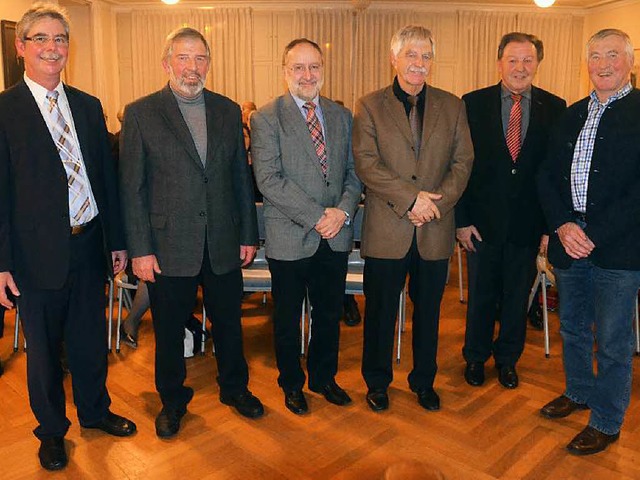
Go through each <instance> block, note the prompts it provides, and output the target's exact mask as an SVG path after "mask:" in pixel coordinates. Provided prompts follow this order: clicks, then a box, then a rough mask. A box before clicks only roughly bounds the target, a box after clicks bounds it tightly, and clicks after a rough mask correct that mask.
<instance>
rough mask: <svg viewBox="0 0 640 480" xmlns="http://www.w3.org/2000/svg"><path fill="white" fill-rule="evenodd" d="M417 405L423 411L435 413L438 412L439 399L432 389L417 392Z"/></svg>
mask: <svg viewBox="0 0 640 480" xmlns="http://www.w3.org/2000/svg"><path fill="white" fill-rule="evenodd" d="M416 395H418V403H419V404H420V406H421V407H422V408H424V409H425V410H429V411H431V412H435V411H436V410H440V397H439V396H438V394H437V393H436V391H435V390H434V389H433V388H427V389H426V390H418V391H417V392H416Z"/></svg>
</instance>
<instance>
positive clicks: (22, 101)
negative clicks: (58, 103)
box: [0, 81, 125, 289]
mask: <svg viewBox="0 0 640 480" xmlns="http://www.w3.org/2000/svg"><path fill="white" fill-rule="evenodd" d="M64 88H65V92H66V95H67V98H68V100H69V106H70V108H71V112H72V114H73V121H74V124H75V127H76V131H77V134H78V139H79V142H80V148H81V150H82V157H83V159H84V163H85V166H86V168H87V174H88V176H89V181H90V183H91V189H92V191H93V195H94V197H95V199H96V202H97V204H98V211H99V218H100V223H101V226H102V230H103V237H104V240H105V252H110V251H114V250H124V248H125V246H124V236H123V233H122V228H121V225H120V219H119V211H120V207H119V201H118V193H117V182H116V176H115V171H114V168H113V161H112V159H111V153H110V152H109V143H108V141H107V129H106V126H105V123H104V116H103V112H102V106H101V105H100V101H99V100H98V99H97V98H95V97H92V96H90V95H87V94H86V93H83V92H81V91H80V90H77V89H75V88H73V87H69V86H66V85H65V87H64ZM70 235H71V230H70V228H69V200H68V187H67V175H66V173H65V170H64V166H63V165H62V161H61V160H60V156H59V155H58V151H57V149H56V146H55V144H54V142H53V139H52V138H51V134H50V133H49V130H48V128H47V125H46V123H45V120H44V119H43V118H42V114H41V113H40V110H39V108H38V105H37V104H36V102H35V100H34V98H33V95H32V94H31V91H30V90H29V88H28V87H27V85H26V83H24V81H20V82H19V83H17V84H16V85H15V86H14V87H12V88H10V89H8V90H6V91H5V92H3V93H2V94H0V271H11V272H13V274H14V277H15V278H16V281H17V282H18V288H20V286H21V285H24V286H29V287H31V288H43V289H56V288H61V287H62V285H63V283H64V281H65V279H66V277H67V273H68V269H69V237H70ZM103 260H104V261H103ZM100 261H101V263H102V264H103V265H104V266H105V268H106V267H107V265H111V256H110V255H106V259H100ZM111 271H112V269H111V268H109V272H111Z"/></svg>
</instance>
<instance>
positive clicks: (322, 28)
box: [291, 9, 353, 107]
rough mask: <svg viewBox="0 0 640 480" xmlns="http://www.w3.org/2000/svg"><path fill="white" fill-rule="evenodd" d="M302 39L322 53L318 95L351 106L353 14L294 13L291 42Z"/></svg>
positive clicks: (304, 11)
mask: <svg viewBox="0 0 640 480" xmlns="http://www.w3.org/2000/svg"><path fill="white" fill-rule="evenodd" d="M299 37H305V38H308V39H309V40H312V41H314V42H316V43H317V44H318V45H320V48H322V51H323V53H324V64H325V67H324V87H323V89H322V94H323V95H324V96H326V97H328V98H331V99H332V100H342V101H343V102H344V104H345V105H346V106H347V107H350V106H351V99H352V97H353V82H352V78H353V75H352V58H351V52H352V51H353V12H352V10H350V9H331V10H326V9H324V10H309V9H307V10H296V11H295V15H294V17H293V35H292V36H291V38H292V39H294V38H299Z"/></svg>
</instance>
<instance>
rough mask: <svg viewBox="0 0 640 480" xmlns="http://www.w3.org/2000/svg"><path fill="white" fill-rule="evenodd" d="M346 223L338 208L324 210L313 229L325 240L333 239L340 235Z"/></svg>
mask: <svg viewBox="0 0 640 480" xmlns="http://www.w3.org/2000/svg"><path fill="white" fill-rule="evenodd" d="M346 221H347V216H346V215H345V214H344V211H342V210H340V209H339V208H333V207H332V208H325V209H324V214H323V215H322V217H320V220H318V223H316V226H315V229H316V231H317V232H318V233H319V234H320V236H321V237H322V238H324V239H325V240H329V239H330V238H333V237H335V236H336V235H338V233H340V230H341V229H342V226H343V225H344V222H346Z"/></svg>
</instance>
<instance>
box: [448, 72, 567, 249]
mask: <svg viewBox="0 0 640 480" xmlns="http://www.w3.org/2000/svg"><path fill="white" fill-rule="evenodd" d="M500 96H501V86H500V84H497V85H494V86H491V87H488V88H483V89H481V90H476V91H474V92H471V93H468V94H466V95H465V96H464V97H462V99H463V100H464V103H465V105H466V108H467V118H468V121H469V128H470V130H471V138H472V140H473V150H474V154H475V158H474V162H473V170H472V171H471V178H470V179H469V184H468V185H467V189H466V190H465V192H464V194H463V195H462V198H461V199H460V202H459V203H458V205H457V206H456V211H455V213H456V227H458V228H460V227H467V226H469V225H475V226H476V228H477V229H478V231H479V232H480V235H481V236H482V238H483V240H484V241H486V242H489V243H492V244H502V243H505V242H510V243H514V244H516V245H520V246H534V245H537V244H538V243H539V242H540V237H541V235H542V234H543V233H544V231H545V224H544V217H543V214H542V210H541V208H540V204H539V202H538V194H537V191H536V184H535V175H536V173H537V171H538V167H539V166H540V164H541V163H542V162H543V160H544V158H545V156H546V146H547V142H548V136H549V133H550V132H551V126H552V124H553V123H554V121H555V120H556V119H557V118H558V117H559V116H560V114H561V113H562V112H563V111H564V110H565V108H566V106H567V104H566V102H565V101H564V100H563V99H561V98H559V97H557V96H555V95H553V94H551V93H549V92H547V91H545V90H542V89H540V88H537V87H532V88H531V111H530V116H529V127H528V129H527V133H526V137H525V140H524V143H523V145H522V149H521V150H520V154H519V156H518V159H517V161H516V162H515V163H513V161H512V160H511V155H510V154H509V150H508V149H507V143H506V140H505V137H504V133H503V127H502V113H501V99H500Z"/></svg>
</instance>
